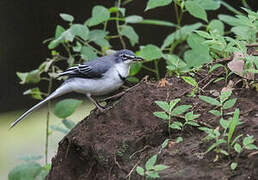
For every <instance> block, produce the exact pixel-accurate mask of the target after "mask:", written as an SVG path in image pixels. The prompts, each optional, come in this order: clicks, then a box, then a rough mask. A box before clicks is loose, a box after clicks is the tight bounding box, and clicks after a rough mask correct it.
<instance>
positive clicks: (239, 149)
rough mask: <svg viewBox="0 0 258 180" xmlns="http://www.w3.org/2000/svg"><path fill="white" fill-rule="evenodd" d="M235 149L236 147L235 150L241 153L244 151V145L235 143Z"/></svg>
mask: <svg viewBox="0 0 258 180" xmlns="http://www.w3.org/2000/svg"><path fill="white" fill-rule="evenodd" d="M234 149H235V151H236V152H237V153H238V154H239V153H241V151H242V147H241V146H240V144H238V143H236V144H235V145H234Z"/></svg>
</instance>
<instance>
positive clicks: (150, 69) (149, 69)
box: [142, 65, 156, 73]
mask: <svg viewBox="0 0 258 180" xmlns="http://www.w3.org/2000/svg"><path fill="white" fill-rule="evenodd" d="M142 68H143V69H146V70H147V71H150V72H153V73H156V70H155V69H152V68H149V67H147V66H144V65H142Z"/></svg>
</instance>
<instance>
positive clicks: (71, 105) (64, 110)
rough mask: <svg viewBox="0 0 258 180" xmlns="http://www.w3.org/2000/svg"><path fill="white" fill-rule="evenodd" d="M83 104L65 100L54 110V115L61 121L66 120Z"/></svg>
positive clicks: (74, 100)
mask: <svg viewBox="0 0 258 180" xmlns="http://www.w3.org/2000/svg"><path fill="white" fill-rule="evenodd" d="M81 104H82V101H81V100H77V99H71V98H69V99H64V100H62V101H59V102H58V103H57V104H56V105H55V108H54V110H53V111H54V114H55V115H56V116H57V117H59V118H60V119H65V118H67V117H68V116H70V115H72V114H73V113H74V111H75V109H76V108H77V107H78V106H79V105H81Z"/></svg>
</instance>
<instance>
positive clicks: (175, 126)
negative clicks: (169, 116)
mask: <svg viewBox="0 0 258 180" xmlns="http://www.w3.org/2000/svg"><path fill="white" fill-rule="evenodd" d="M169 127H170V128H172V129H178V130H182V127H183V124H182V123H181V122H179V121H175V122H173V123H172V124H170V126H169Z"/></svg>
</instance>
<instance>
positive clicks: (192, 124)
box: [186, 121, 200, 127]
mask: <svg viewBox="0 0 258 180" xmlns="http://www.w3.org/2000/svg"><path fill="white" fill-rule="evenodd" d="M186 124H188V125H190V126H196V127H197V126H200V125H199V124H198V123H197V122H195V121H188V122H186Z"/></svg>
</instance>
